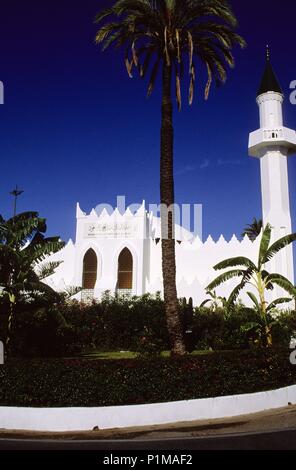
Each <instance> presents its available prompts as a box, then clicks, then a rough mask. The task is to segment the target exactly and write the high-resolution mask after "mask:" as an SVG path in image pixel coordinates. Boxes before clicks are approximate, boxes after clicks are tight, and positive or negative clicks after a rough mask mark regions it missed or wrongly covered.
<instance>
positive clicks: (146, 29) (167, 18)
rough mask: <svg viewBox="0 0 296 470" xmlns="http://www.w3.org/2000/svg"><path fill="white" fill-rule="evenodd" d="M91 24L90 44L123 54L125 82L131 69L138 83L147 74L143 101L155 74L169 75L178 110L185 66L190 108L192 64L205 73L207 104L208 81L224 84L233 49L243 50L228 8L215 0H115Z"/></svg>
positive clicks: (232, 14) (234, 19) (241, 41)
mask: <svg viewBox="0 0 296 470" xmlns="http://www.w3.org/2000/svg"><path fill="white" fill-rule="evenodd" d="M209 18H211V21H209ZM96 23H97V24H99V25H100V26H99V30H98V32H97V35H96V42H97V43H98V44H101V45H102V49H103V50H105V49H107V48H108V47H109V46H115V48H124V51H125V65H126V69H127V72H128V75H129V77H131V78H132V77H133V75H132V73H133V68H135V69H136V70H137V71H138V73H139V75H140V77H142V78H145V77H146V75H147V73H149V74H150V78H149V84H148V96H149V95H150V94H151V92H152V90H153V88H154V85H155V82H156V79H157V76H158V72H160V71H161V69H162V68H163V67H164V66H167V67H169V68H171V69H172V70H174V75H175V81H176V98H177V103H178V107H179V109H180V108H181V87H180V82H181V81H182V79H183V77H184V75H185V74H184V73H183V71H184V67H185V65H187V62H189V64H188V65H189V82H190V85H189V104H192V101H193V94H194V88H195V82H196V78H197V74H196V72H197V69H196V63H195V61H202V64H203V65H204V66H205V68H206V70H207V74H208V81H207V84H206V87H205V98H206V99H207V98H208V95H209V90H210V86H211V83H212V81H213V80H215V81H216V83H217V84H221V83H224V82H225V81H226V77H227V72H226V70H227V67H228V66H230V67H233V66H234V57H233V54H232V50H233V48H234V47H235V46H236V45H240V46H241V47H244V46H245V41H244V39H243V38H242V37H241V36H240V35H238V34H237V33H236V32H235V28H236V26H237V20H236V17H235V15H234V13H233V11H232V9H231V7H230V5H228V4H226V2H221V1H220V0H204V1H203V2H197V1H191V0H188V1H187V0H174V1H171V0H163V1H161V2H159V1H151V2H149V1H146V0H118V1H115V2H114V3H113V6H112V7H111V8H107V9H104V10H102V11H101V12H99V13H98V14H97V16H96Z"/></svg>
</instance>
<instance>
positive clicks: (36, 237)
mask: <svg viewBox="0 0 296 470" xmlns="http://www.w3.org/2000/svg"><path fill="white" fill-rule="evenodd" d="M45 232H46V222H45V219H42V218H40V217H39V215H38V213H37V212H24V213H22V214H18V215H16V216H15V217H13V218H11V219H9V220H4V218H3V217H2V216H0V287H1V295H7V296H8V298H9V304H10V314H9V317H8V328H7V339H6V346H7V347H8V346H9V341H10V332H11V324H12V320H13V314H14V309H15V305H16V303H17V301H18V299H19V298H20V297H21V296H25V295H29V294H30V293H31V294H34V293H36V292H38V293H42V294H44V295H47V296H48V297H50V298H52V299H53V298H56V297H57V294H56V292H55V291H54V290H53V289H51V287H49V286H48V285H47V284H45V283H44V282H42V281H43V280H44V279H45V278H46V277H48V276H50V275H51V274H53V272H54V271H55V269H56V268H57V266H58V265H59V263H47V264H46V266H45V267H43V268H41V269H40V268H39V270H38V265H39V264H40V263H41V262H42V261H43V260H44V259H45V258H46V257H47V256H48V255H50V254H52V253H56V252H58V251H59V250H61V249H62V248H63V247H64V242H62V241H61V240H60V239H59V237H50V238H46V237H45V236H44V233H45Z"/></svg>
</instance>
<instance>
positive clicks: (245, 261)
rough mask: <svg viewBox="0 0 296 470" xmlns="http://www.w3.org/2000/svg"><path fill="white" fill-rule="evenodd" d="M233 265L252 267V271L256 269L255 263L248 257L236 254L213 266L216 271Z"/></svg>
mask: <svg viewBox="0 0 296 470" xmlns="http://www.w3.org/2000/svg"><path fill="white" fill-rule="evenodd" d="M235 266H245V267H246V268H249V269H252V270H253V271H256V270H257V267H256V265H255V264H254V263H253V261H251V260H250V259H249V258H246V257H244V256H237V257H235V258H229V259H226V260H224V261H221V262H220V263H218V264H216V265H215V266H214V269H215V270H216V271H218V270H220V269H227V268H234V267H235Z"/></svg>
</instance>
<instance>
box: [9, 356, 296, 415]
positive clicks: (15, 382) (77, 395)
mask: <svg viewBox="0 0 296 470" xmlns="http://www.w3.org/2000/svg"><path fill="white" fill-rule="evenodd" d="M289 354H290V351H289V350H288V349H286V350H275V349H254V350H248V351H236V352H235V353H234V352H220V353H209V354H204V355H199V356H187V357H183V358H179V359H176V358H162V357H161V358H156V359H154V358H153V359H149V360H142V359H141V360H140V359H125V360H116V361H114V360H109V361H106V360H105V361H102V360H99V361H98V360H92V361H90V360H86V359H68V360H67V359H47V360H46V361H44V360H40V359H38V360H36V359H34V360H20V359H10V360H9V361H8V362H7V363H6V364H5V365H4V366H3V367H1V368H0V406H34V407H39V406H46V407H60V406H78V407H79V406H115V405H129V404H138V403H156V402H166V401H177V400H190V399H196V398H205V397H212V396H223V395H232V394H240V393H252V392H257V391H264V390H270V389H276V388H280V387H283V386H288V385H292V384H295V382H296V367H295V366H292V365H291V364H290V362H289Z"/></svg>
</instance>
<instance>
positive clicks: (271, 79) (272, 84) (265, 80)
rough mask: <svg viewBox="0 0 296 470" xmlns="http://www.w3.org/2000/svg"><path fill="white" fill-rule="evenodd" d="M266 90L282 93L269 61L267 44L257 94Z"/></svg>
mask: <svg viewBox="0 0 296 470" xmlns="http://www.w3.org/2000/svg"><path fill="white" fill-rule="evenodd" d="M268 91H275V92H276V93H281V94H283V91H282V89H281V86H280V84H279V81H278V79H277V77H276V75H275V73H274V71H273V68H272V65H271V62H270V50H269V46H266V65H265V70H264V74H263V77H262V80H261V84H260V87H259V90H258V93H257V96H259V95H262V94H263V93H267V92H268Z"/></svg>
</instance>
